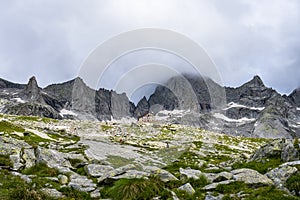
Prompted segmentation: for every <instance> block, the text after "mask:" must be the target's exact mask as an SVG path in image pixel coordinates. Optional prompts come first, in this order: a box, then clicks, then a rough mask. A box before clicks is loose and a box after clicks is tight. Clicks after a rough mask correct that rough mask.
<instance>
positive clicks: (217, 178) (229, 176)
mask: <svg viewBox="0 0 300 200" xmlns="http://www.w3.org/2000/svg"><path fill="white" fill-rule="evenodd" d="M232 178H233V175H232V173H230V172H220V173H218V174H217V175H216V176H215V178H214V179H213V180H212V182H221V181H226V180H230V179H232Z"/></svg>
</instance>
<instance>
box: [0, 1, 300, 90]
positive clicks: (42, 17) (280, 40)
mask: <svg viewBox="0 0 300 200" xmlns="http://www.w3.org/2000/svg"><path fill="white" fill-rule="evenodd" d="M0 27H1V28H0V77H1V78H4V79H8V80H10V81H14V82H21V83H25V82H27V80H28V78H29V77H31V76H32V75H35V76H36V77H37V79H38V82H39V84H40V86H42V87H44V86H46V85H48V84H50V83H54V82H63V81H66V80H70V79H72V78H74V77H76V76H77V75H78V74H79V72H80V67H81V66H82V63H83V62H84V61H85V59H86V58H87V57H88V56H89V54H90V53H91V52H93V50H94V49H95V48H96V47H97V46H98V45H99V44H101V43H103V42H105V41H106V40H108V39H109V38H112V37H113V36H116V35H118V34H120V33H123V32H126V31H130V30H133V29H139V28H147V27H151V28H162V29H169V30H172V31H175V32H178V33H180V34H183V35H185V36H187V37H189V38H190V39H191V40H193V41H195V42H197V43H198V44H199V45H200V46H201V47H202V48H203V49H205V51H206V52H207V54H208V55H209V56H210V58H211V59H212V61H213V62H214V63H215V65H216V68H217V71H218V72H219V74H220V77H221V79H222V81H223V84H224V85H227V86H239V85H241V84H242V83H244V82H245V81H248V80H249V79H251V78H252V77H253V76H254V75H256V74H258V75H260V76H261V77H262V79H263V80H264V82H265V84H266V85H267V86H270V87H273V88H275V89H276V90H277V91H279V92H281V93H290V92H291V91H292V90H293V89H294V88H296V87H299V86H300V1H298V0H227V1H223V0H189V1H186V0H164V1H161V0H151V1H150V0H147V1H146V0H101V1H98V0H94V1H93V0H89V1H79V0H64V1H61V0H39V1H38V0H19V1H18V0H10V1H5V0H0ZM147 53H149V55H152V57H154V58H155V62H156V63H160V62H162V63H163V64H165V61H163V60H165V59H166V58H170V60H172V62H173V64H174V61H176V60H178V62H177V65H178V64H182V62H181V61H180V59H178V58H173V57H172V56H170V55H164V56H161V57H163V59H162V60H159V59H161V58H157V55H155V53H154V54H153V52H149V51H148V52H147V51H146V52H144V54H143V55H145V54H147ZM134 55H136V57H135V56H134ZM128 58H130V59H131V60H135V59H137V58H139V59H141V58H143V57H142V56H141V55H139V54H138V53H137V54H132V55H131V56H129V57H127V59H125V58H123V59H120V61H119V62H118V65H122V64H124V65H128V63H129V64H130V62H131V61H130V59H128ZM122 60H124V63H120V62H121V61H122ZM125 62H126V63H125ZM143 62H144V64H147V63H148V62H150V61H149V60H147V59H145V60H144V61H143V60H142V61H141V62H139V64H141V63H142V64H143ZM182 67H184V65H183V64H182ZM155 73H157V72H153V74H155Z"/></svg>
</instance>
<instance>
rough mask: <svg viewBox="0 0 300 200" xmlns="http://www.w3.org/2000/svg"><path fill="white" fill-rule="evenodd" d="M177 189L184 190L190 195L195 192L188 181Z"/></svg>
mask: <svg viewBox="0 0 300 200" xmlns="http://www.w3.org/2000/svg"><path fill="white" fill-rule="evenodd" d="M178 190H182V191H186V192H187V193H188V194H190V195H193V194H194V193H195V189H194V188H193V186H192V185H191V184H190V183H186V184H184V185H183V186H180V187H179V188H178Z"/></svg>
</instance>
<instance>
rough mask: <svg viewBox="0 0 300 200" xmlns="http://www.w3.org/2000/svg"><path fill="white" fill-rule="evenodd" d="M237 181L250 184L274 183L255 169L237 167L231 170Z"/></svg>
mask: <svg viewBox="0 0 300 200" xmlns="http://www.w3.org/2000/svg"><path fill="white" fill-rule="evenodd" d="M231 173H232V174H233V179H234V180H235V181H243V182H245V183H246V184H250V185H272V184H273V181H272V180H271V179H269V178H268V177H267V176H265V175H262V174H260V173H259V172H257V171H255V170H253V169H246V168H243V169H236V170H233V171H231Z"/></svg>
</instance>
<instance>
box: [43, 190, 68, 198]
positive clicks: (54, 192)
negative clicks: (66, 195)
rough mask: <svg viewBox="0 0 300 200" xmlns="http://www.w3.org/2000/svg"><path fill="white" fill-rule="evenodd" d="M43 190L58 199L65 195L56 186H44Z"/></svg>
mask: <svg viewBox="0 0 300 200" xmlns="http://www.w3.org/2000/svg"><path fill="white" fill-rule="evenodd" d="M41 191H42V192H43V193H45V194H46V195H48V196H50V197H53V198H56V199H58V198H62V197H63V194H62V193H61V192H59V191H57V190H56V189H54V188H43V189H41Z"/></svg>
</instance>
